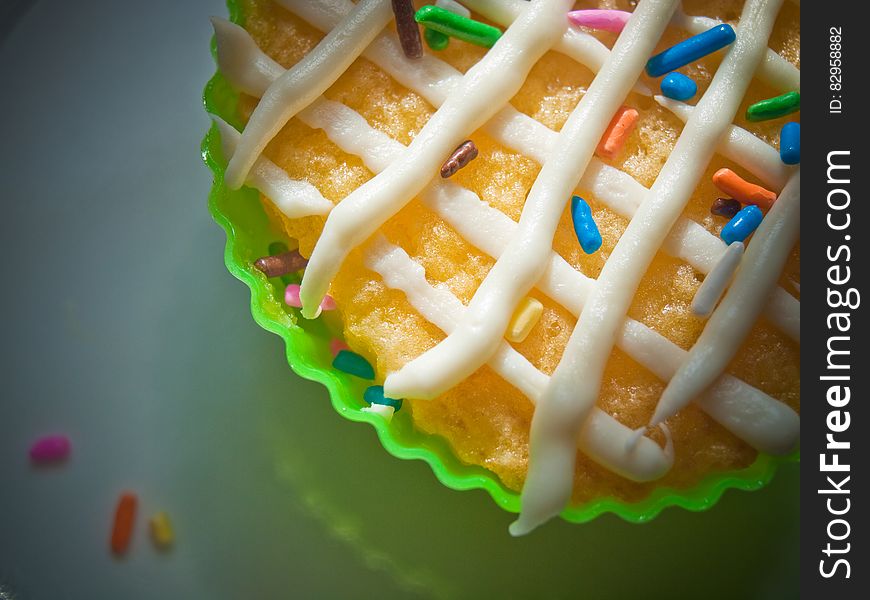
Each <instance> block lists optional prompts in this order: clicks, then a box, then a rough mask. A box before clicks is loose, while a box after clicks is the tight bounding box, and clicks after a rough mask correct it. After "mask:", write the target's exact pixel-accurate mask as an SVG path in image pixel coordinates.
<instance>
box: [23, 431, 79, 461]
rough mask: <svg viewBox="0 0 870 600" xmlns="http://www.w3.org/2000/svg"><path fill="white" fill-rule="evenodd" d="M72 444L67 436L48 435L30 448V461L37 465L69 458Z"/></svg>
mask: <svg viewBox="0 0 870 600" xmlns="http://www.w3.org/2000/svg"><path fill="white" fill-rule="evenodd" d="M71 450H72V444H71V443H70V441H69V438H68V437H66V436H65V435H47V436H45V437H41V438H39V439H38V440H36V441H35V442H33V445H32V446H30V460H32V461H33V462H35V463H47V462H57V461H61V460H64V459H65V458H66V457H68V456H69V453H70V451H71Z"/></svg>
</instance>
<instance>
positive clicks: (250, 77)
mask: <svg viewBox="0 0 870 600" xmlns="http://www.w3.org/2000/svg"><path fill="white" fill-rule="evenodd" d="M215 30H216V33H217V46H218V57H219V58H218V60H219V64H220V69H221V72H222V73H223V74H224V76H226V77H227V79H228V80H229V81H230V83H231V84H232V85H234V86H235V87H237V88H239V89H242V90H243V91H245V92H246V93H248V94H251V95H253V96H259V95H260V94H262V92H263V91H264V90H265V89H266V88H268V85H269V83H270V82H271V81H272V80H273V79H275V78H277V77H278V76H279V75H280V74H281V72H283V68H282V67H281V66H280V65H278V64H277V63H275V62H274V61H272V60H271V59H270V58H269V57H268V56H266V55H265V54H264V53H262V51H261V50H259V48H257V46H256V44H255V43H254V42H253V39H252V38H251V37H250V35H249V34H248V33H247V32H246V31H245V30H244V29H242V28H241V27H238V26H236V25H234V24H232V23H228V22H226V21H223V20H219V19H218V20H216V21H215ZM225 56H226V57H232V60H225V59H224V57H225ZM243 86H245V87H243ZM523 116H524V115H523ZM299 118H300V119H301V120H302V121H303V122H305V123H306V124H307V125H309V126H310V127H314V128H320V129H323V130H324V131H325V132H326V134H327V135H328V137H330V139H332V141H334V142H335V143H336V144H338V145H339V147H341V148H342V149H343V150H344V151H346V152H350V153H353V154H356V155H359V156H361V157H362V158H363V160H364V162H365V164H366V166H367V167H368V168H369V169H371V170H372V171H374V172H380V171H382V170H383V169H385V168H386V166H387V165H388V164H389V162H390V161H392V160H394V159H395V158H396V157H397V156H398V155H399V154H400V153H401V151H402V146H401V144H400V143H399V142H397V141H395V140H393V139H391V138H389V136H387V135H386V134H384V133H382V132H380V131H377V130H375V129H373V128H372V127H371V126H369V125H368V123H367V122H366V121H365V119H363V118H362V117H361V116H360V115H359V114H358V113H356V112H355V111H353V110H351V109H349V108H347V107H346V106H343V105H341V104H338V103H335V102H330V101H325V100H318V101H317V102H315V103H314V104H312V105H311V106H310V107H309V108H308V109H306V110H304V111H303V112H302V113H300V115H299ZM527 121H528V120H527ZM530 122H531V123H533V124H535V125H536V127H532V128H529V129H530V132H529V134H530V136H535V135H537V136H539V137H540V136H541V132H546V134H547V136H555V132H552V131H551V130H549V129H547V128H546V127H544V126H542V125H540V124H539V123H538V122H537V121H530ZM230 129H231V128H230ZM233 131H234V130H233ZM236 135H238V134H237V133H236ZM547 136H544V137H547ZM548 139H549V138H548ZM517 142H518V143H520V144H521V143H522V142H521V140H518V141H517ZM547 143H550V142H549V141H548V142H547ZM227 155H228V156H229V155H230V154H229V153H228V154H227ZM282 173H283V172H282ZM285 177H286V175H285ZM580 185H581V186H582V187H584V188H587V189H590V190H591V191H593V194H594V195H595V196H596V197H599V198H600V197H602V196H609V197H610V198H611V203H610V205H611V206H612V207H614V208H615V209H616V210H617V211H618V212H620V213H622V214H625V215H626V216H630V215H631V214H633V212H634V209H635V208H636V207H637V205H639V204H640V202H641V201H642V200H643V198H644V197H645V195H646V193H647V192H648V190H647V189H646V188H644V187H643V186H641V185H640V184H639V183H637V182H636V181H635V180H634V179H632V178H631V177H629V176H628V175H626V174H625V173H622V172H621V171H618V170H616V169H614V168H612V167H609V166H607V165H605V164H603V163H601V162H600V161H598V160H596V159H593V160H592V161H591V164H590V167H589V168H588V169H587V170H586V173H585V174H584V177H583V179H582V180H581V183H580ZM314 193H315V194H316V195H317V196H318V197H319V198H320V200H321V201H322V202H323V203H327V202H328V200H326V199H325V198H323V197H322V196H320V194H319V192H317V191H316V190H314ZM422 199H423V201H424V202H425V203H427V205H428V206H429V207H430V208H431V209H432V210H434V211H436V212H437V213H438V214H439V216H441V217H442V218H443V219H445V221H447V222H448V223H450V224H451V225H452V226H453V227H454V228H456V229H457V231H458V232H459V233H460V234H462V235H463V236H464V237H465V238H466V239H468V240H469V241H470V242H471V243H472V244H473V245H475V246H476V247H478V248H480V249H481V250H483V251H484V252H486V253H488V254H489V255H490V256H493V257H496V258H497V257H498V256H500V255H501V253H502V252H503V250H504V248H505V246H506V245H507V243H508V241H509V240H510V239H512V238H513V236H514V235H515V232H516V228H517V225H516V223H515V222H514V221H512V220H511V219H510V218H508V217H507V216H506V215H504V214H503V213H501V212H500V211H498V210H496V209H494V208H492V207H490V206H488V205H486V204H485V203H483V202H481V201H480V199H479V198H478V197H477V196H476V195H475V194H474V193H473V192H470V191H468V190H465V189H464V188H461V187H459V186H457V185H455V184H453V183H445V184H443V185H440V186H432V187H430V188H429V189H427V190H426V192H425V193H424V194H423V196H422ZM312 214H314V213H312ZM684 222H685V224H686V227H685V229H686V231H685V232H681V231H679V232H678V230H682V229H683V228H681V227H680V226H679V223H678V226H675V227H674V229H673V230H672V233H671V235H670V236H669V238H668V240H676V242H675V243H677V244H679V246H680V247H682V248H687V249H689V250H687V251H686V254H687V255H688V256H690V258H689V259H688V260H689V262H692V258H694V262H692V264H696V268H698V269H699V270H701V271H702V272H707V271H708V270H709V268H710V266H712V265H713V264H715V261H716V259H717V256H718V255H719V254H721V247H722V246H723V243H722V242H721V241H720V240H718V238H715V237H714V236H712V235H711V234H709V233H708V232H707V231H706V230H705V229H703V228H701V227H700V226H699V225H697V224H696V223H693V222H692V221H688V220H684ZM698 231H700V234H698ZM710 241H712V242H713V244H712V245H711V244H710V243H709V242H710ZM693 248H694V250H692V249H693ZM675 255H676V254H675ZM680 255H681V256H682V254H680ZM594 283H595V282H594V280H591V279H589V278H588V277H586V276H585V275H583V274H582V273H579V272H577V271H575V270H574V269H573V268H572V267H571V266H570V265H569V264H568V263H567V262H565V260H564V259H562V258H561V257H560V256H558V255H557V254H555V253H552V254H551V258H550V264H549V266H548V267H547V269H546V270H545V271H544V276H543V277H542V279H541V280H539V281H538V287H539V289H541V291H543V292H544V293H546V294H547V295H549V296H550V297H551V298H553V299H554V300H556V301H557V302H559V303H561V304H562V305H563V306H565V307H566V308H567V309H568V310H569V311H570V312H571V313H572V314H574V315H575V316H577V315H579V314H580V311H581V310H582V306H583V302H584V301H585V299H586V297H587V296H588V294H589V293H590V291H591V287H592V286H594ZM798 316H799V315H798ZM616 343H617V346H618V347H620V348H621V349H622V350H623V351H625V352H626V353H627V354H628V355H629V356H631V357H632V358H633V359H634V360H636V361H637V362H639V363H640V364H642V365H644V366H645V367H647V368H648V369H650V370H651V371H652V372H653V373H654V374H656V375H657V376H658V377H659V378H661V379H662V380H665V381H667V380H668V379H669V378H670V377H671V376H672V375H673V373H674V372H675V371H676V369H677V368H678V367H679V365H680V364H681V363H682V362H683V360H684V358H685V356H686V355H687V353H686V351H684V350H682V349H681V348H680V347H678V346H677V345H676V344H674V343H673V342H671V341H669V340H667V339H666V338H665V337H663V336H661V335H660V334H658V333H656V332H654V331H652V330H651V329H649V328H648V327H646V326H645V325H643V324H641V323H639V322H637V321H634V320H632V319H628V318H627V319H626V320H625V324H624V326H623V329H622V331H621V332H620V334H619V336H618V338H617V342H616ZM521 389H522V388H521ZM698 402H699V404H700V405H701V406H702V408H704V410H706V411H707V412H708V413H709V414H711V415H712V416H713V417H714V418H715V419H716V420H718V421H719V422H720V423H722V424H723V425H724V426H725V427H727V428H728V429H730V430H731V431H732V432H734V433H735V434H736V435H738V436H739V437H741V438H742V439H744V440H745V441H747V442H748V443H750V444H751V445H753V446H754V447H756V448H758V449H759V450H761V451H765V452H770V453H781V452H782V451H783V448H785V449H786V450H788V449H789V448H790V447H791V443H792V442H793V439H794V436H793V432H795V431H796V430H797V424H798V422H799V421H798V418H797V415H796V414H795V413H794V412H793V411H791V410H790V409H788V407H786V406H785V405H784V404H782V403H780V402H778V401H776V400H774V399H773V398H770V397H769V396H767V395H765V394H763V393H762V392H760V391H759V390H756V389H755V388H752V387H750V386H748V385H747V384H745V383H743V382H742V381H739V380H737V379H735V378H733V377H731V376H729V375H723V377H722V378H721V379H720V381H719V382H718V383H717V384H716V385H714V386H713V387H712V388H711V389H710V390H709V391H708V393H707V394H706V395H705V396H704V397H703V398H702V399H700V400H699V401H698ZM772 432H773V434H772Z"/></svg>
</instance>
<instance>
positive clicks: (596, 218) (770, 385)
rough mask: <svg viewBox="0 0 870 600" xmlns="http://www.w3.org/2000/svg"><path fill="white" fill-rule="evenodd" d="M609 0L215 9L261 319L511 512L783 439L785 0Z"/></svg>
mask: <svg viewBox="0 0 870 600" xmlns="http://www.w3.org/2000/svg"><path fill="white" fill-rule="evenodd" d="M602 4H605V3H602ZM612 4H614V3H606V5H607V6H606V7H604V6H598V5H597V4H595V3H584V2H580V3H576V4H575V3H574V2H572V1H570V0H532V1H531V2H526V1H525V0H463V1H462V2H461V3H459V2H455V1H453V0H438V1H437V2H436V3H435V4H431V5H423V3H421V2H416V3H412V2H410V1H404V0H360V1H359V2H357V3H356V4H354V3H353V2H351V1H350V0H239V2H238V3H237V4H233V5H231V12H232V19H231V21H227V20H224V19H218V18H215V19H214V20H213V23H214V26H215V39H216V49H217V52H216V56H217V62H218V71H219V73H218V75H216V77H215V78H214V79H213V80H212V82H210V84H209V87H208V88H207V91H206V104H207V107H208V109H209V110H210V112H212V114H213V115H214V121H215V127H214V128H213V129H212V131H211V132H210V134H209V136H208V137H207V139H206V142H205V152H206V157H207V161H208V162H209V164H210V165H211V166H212V167H213V169H214V170H215V173H216V183H215V189H214V192H213V195H212V210H213V212H214V213H215V215H216V217H217V218H218V220H219V222H221V223H222V224H223V225H224V226H225V228H226V229H227V232H228V235H229V247H228V253H227V261H228V265H229V266H230V268H231V270H232V271H233V272H234V273H235V274H236V275H238V276H240V277H241V278H242V279H243V280H245V281H246V282H247V283H248V284H249V285H250V286H251V288H252V291H253V293H254V300H253V306H254V309H255V316H257V317H258V321H260V322H261V323H263V324H264V325H265V326H266V327H267V328H269V329H271V330H273V331H276V332H277V333H279V334H281V335H282V336H283V337H285V339H287V340H288V356H289V358H290V363H291V366H293V368H294V369H296V370H297V371H298V372H300V373H301V374H303V375H305V376H308V377H312V378H315V379H318V380H320V381H323V382H324V383H326V384H327V385H328V387H329V388H330V392H331V394H332V397H333V402H334V403H335V404H336V406H337V407H338V408H339V409H340V412H341V413H342V414H344V415H345V416H348V417H350V418H353V419H355V420H363V421H368V422H370V423H372V424H374V425H375V427H376V428H377V429H378V431H379V433H380V435H381V439H382V441H383V442H384V445H385V447H387V449H388V450H390V451H391V452H393V453H395V454H397V455H400V456H404V457H417V458H425V459H426V460H428V462H429V463H430V464H432V466H433V469H434V470H435V472H436V474H437V475H438V476H439V477H440V478H441V479H442V480H443V481H445V483H447V484H448V485H451V486H453V487H457V488H469V487H484V488H486V489H487V490H488V491H490V493H491V494H492V495H493V496H494V497H495V498H496V499H497V500H498V501H499V503H500V504H501V505H503V506H504V507H505V508H507V509H509V510H512V511H519V512H520V515H519V517H518V518H517V520H516V521H515V522H514V523H513V524H512V525H511V533H513V534H514V535H522V534H525V533H527V532H529V531H531V530H532V529H534V528H535V527H537V526H538V525H540V524H542V523H544V522H545V521H547V520H548V519H550V518H552V517H553V516H556V515H559V514H561V515H562V516H563V517H565V518H567V519H569V520H573V521H582V520H587V519H589V518H592V517H594V516H595V515H597V514H600V513H601V512H604V511H608V510H609V511H614V512H616V513H618V514H620V515H622V516H623V517H625V518H628V519H631V520H636V521H642V520H645V519H648V518H650V517H652V516H653V515H654V514H656V513H657V512H658V511H659V510H661V508H662V507H664V506H667V505H670V504H678V505H682V506H686V507H688V508H694V509H700V508H706V507H708V506H710V505H711V504H712V503H713V502H714V501H715V500H716V498H718V495H719V494H721V492H722V490H723V489H725V488H726V487H742V488H744V489H750V488H754V487H758V486H759V485H761V484H763V483H764V482H766V481H767V479H769V477H770V476H771V474H772V472H773V470H774V468H775V466H776V464H777V462H778V461H780V460H782V457H786V458H793V457H795V456H796V447H797V443H798V432H799V417H798V411H799V404H800V391H799V388H800V384H799V366H800V363H799V339H800V302H799V298H800V275H799V262H800V249H799V243H798V230H799V204H800V166H799V124H798V123H799V121H798V118H797V117H798V110H799V88H800V72H799V70H798V67H797V65H799V61H800V49H799V42H800V39H799V16H800V15H799V5H798V4H797V3H790V2H786V3H785V4H782V3H781V2H776V1H764V0H746V2H745V3H741V2H733V1H728V0H723V1H722V2H694V3H693V2H685V3H683V5H682V6H680V3H679V2H677V1H675V0H641V1H640V2H638V3H629V2H616V3H615V4H616V5H617V6H612ZM635 4H636V5H635Z"/></svg>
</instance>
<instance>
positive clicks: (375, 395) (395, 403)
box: [363, 385, 402, 412]
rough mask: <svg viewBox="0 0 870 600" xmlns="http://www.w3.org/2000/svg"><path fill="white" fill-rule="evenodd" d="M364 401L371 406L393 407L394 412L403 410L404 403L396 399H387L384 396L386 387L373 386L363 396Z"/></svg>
mask: <svg viewBox="0 0 870 600" xmlns="http://www.w3.org/2000/svg"><path fill="white" fill-rule="evenodd" d="M363 399H364V400H365V401H366V402H368V403H369V404H383V405H384V406H392V407H393V410H395V411H397V412H398V411H399V410H401V409H402V401H401V400H396V399H395V398H387V397H386V396H384V386H382V385H373V386H371V387H370V388H367V389H366V391H365V393H364V394H363Z"/></svg>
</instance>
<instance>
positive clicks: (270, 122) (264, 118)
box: [225, 0, 393, 189]
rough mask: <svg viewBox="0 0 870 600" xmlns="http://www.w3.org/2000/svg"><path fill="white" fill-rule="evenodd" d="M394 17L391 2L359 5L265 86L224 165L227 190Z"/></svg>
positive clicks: (362, 0) (373, 0)
mask: <svg viewBox="0 0 870 600" xmlns="http://www.w3.org/2000/svg"><path fill="white" fill-rule="evenodd" d="M392 16H393V12H392V9H391V8H390V0H359V2H358V3H357V4H356V5H355V6H354V8H353V10H351V11H350V12H349V13H348V14H347V16H346V17H345V18H344V19H343V20H342V21H341V22H340V23H338V24H337V25H336V27H335V28H334V29H333V30H332V31H330V32H329V33H328V34H327V35H326V37H325V38H323V40H321V42H320V43H319V44H317V46H316V47H315V48H314V49H313V50H312V51H311V52H309V53H307V54H306V55H305V56H304V57H303V58H302V60H300V61H299V62H298V63H296V64H295V65H293V67H292V68H290V69H288V70H287V72H286V73H284V74H283V75H281V76H280V77H279V78H278V79H277V80H275V81H274V82H273V84H272V85H271V86H269V89H268V90H266V93H265V94H264V95H263V98H262V99H261V100H260V103H259V104H258V105H257V108H256V109H254V113H253V114H252V115H251V118H250V119H249V120H248V123H247V125H246V126H245V131H244V132H243V133H242V139H241V141H240V142H239V147H238V149H237V151H236V153H235V154H234V155H233V159H232V160H231V161H230V163H229V165H227V171H226V178H225V181H226V184H227V186H228V187H229V188H230V189H238V188H239V187H241V185H242V183H243V182H244V180H245V177H247V175H248V171H249V170H250V169H251V167H252V166H253V164H254V162H255V161H256V160H257V157H258V156H259V155H260V154H261V153H262V152H263V149H264V148H265V147H266V144H268V143H269V141H270V140H271V139H272V138H273V137H275V136H276V135H277V134H278V132H279V131H281V128H282V127H284V125H285V124H286V123H287V121H289V120H290V119H291V118H292V117H293V116H294V115H295V114H296V113H298V112H299V111H300V110H302V109H303V108H305V107H306V106H308V105H309V104H311V103H312V102H313V101H314V100H316V99H317V98H319V97H320V96H321V95H322V94H323V92H325V91H326V90H327V89H328V88H329V86H330V85H332V84H333V83H335V81H336V80H338V78H339V77H341V75H342V74H343V73H344V72H345V71H346V70H347V69H348V67H350V65H351V64H352V63H353V61H355V60H356V59H357V57H358V56H359V55H360V54H362V52H363V50H365V48H367V47H368V45H369V44H370V43H371V42H372V40H373V39H374V38H375V37H376V36H377V35H378V33H380V31H381V30H382V29H383V28H384V27H385V26H386V25H387V23H388V22H389V21H390V19H391V18H392Z"/></svg>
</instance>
